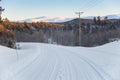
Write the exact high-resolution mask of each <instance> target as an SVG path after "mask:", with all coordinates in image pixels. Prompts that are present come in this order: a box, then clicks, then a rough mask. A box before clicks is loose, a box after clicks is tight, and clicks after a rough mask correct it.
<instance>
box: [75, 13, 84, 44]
mask: <svg viewBox="0 0 120 80" xmlns="http://www.w3.org/2000/svg"><path fill="white" fill-rule="evenodd" d="M83 13H84V12H76V14H77V15H78V16H79V24H78V25H79V31H78V45H79V46H81V45H82V39H81V38H82V33H81V24H80V18H81V15H82V14H83Z"/></svg>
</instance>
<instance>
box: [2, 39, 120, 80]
mask: <svg viewBox="0 0 120 80" xmlns="http://www.w3.org/2000/svg"><path fill="white" fill-rule="evenodd" d="M19 44H20V47H21V49H20V50H17V51H16V50H14V49H10V48H6V47H3V46H0V80H120V76H119V75H120V64H119V62H120V53H119V52H120V49H119V47H120V41H118V42H117V41H116V42H112V43H109V44H106V45H103V46H99V47H93V48H87V47H86V48H85V47H65V46H60V45H50V44H41V43H19ZM17 53H18V54H17Z"/></svg>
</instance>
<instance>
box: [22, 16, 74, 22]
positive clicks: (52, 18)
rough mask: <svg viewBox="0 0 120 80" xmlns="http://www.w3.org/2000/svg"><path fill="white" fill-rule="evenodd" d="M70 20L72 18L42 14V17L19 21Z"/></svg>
mask: <svg viewBox="0 0 120 80" xmlns="http://www.w3.org/2000/svg"><path fill="white" fill-rule="evenodd" d="M70 20H72V18H61V17H46V16H42V17H36V18H31V19H25V20H21V21H20V22H66V21H70Z"/></svg>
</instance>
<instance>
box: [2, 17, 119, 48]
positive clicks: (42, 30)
mask: <svg viewBox="0 0 120 80" xmlns="http://www.w3.org/2000/svg"><path fill="white" fill-rule="evenodd" d="M79 21H80V24H79ZM79 25H80V26H79ZM119 38H120V20H119V19H117V20H110V19H108V17H105V18H104V20H101V17H100V16H98V17H94V18H93V20H86V19H81V20H79V19H75V20H72V21H68V22H64V23H59V24H56V23H47V22H32V23H27V22H11V21H9V20H8V19H7V18H6V19H4V20H2V21H1V25H0V44H2V45H5V46H8V47H15V43H16V42H41V43H50V44H60V45H66V46H85V47H92V46H98V45H102V44H105V43H108V42H111V41H114V40H118V39H119Z"/></svg>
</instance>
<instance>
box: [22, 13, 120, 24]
mask: <svg viewBox="0 0 120 80" xmlns="http://www.w3.org/2000/svg"><path fill="white" fill-rule="evenodd" d="M106 16H107V17H108V19H120V15H118V14H116V15H106ZM94 17H97V16H87V17H82V19H93V18H94ZM104 17H105V16H101V19H104ZM73 19H75V18H61V17H46V16H41V17H36V18H31V19H25V20H21V21H20V22H53V23H59V22H60V23H62V22H67V21H71V20H73Z"/></svg>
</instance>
